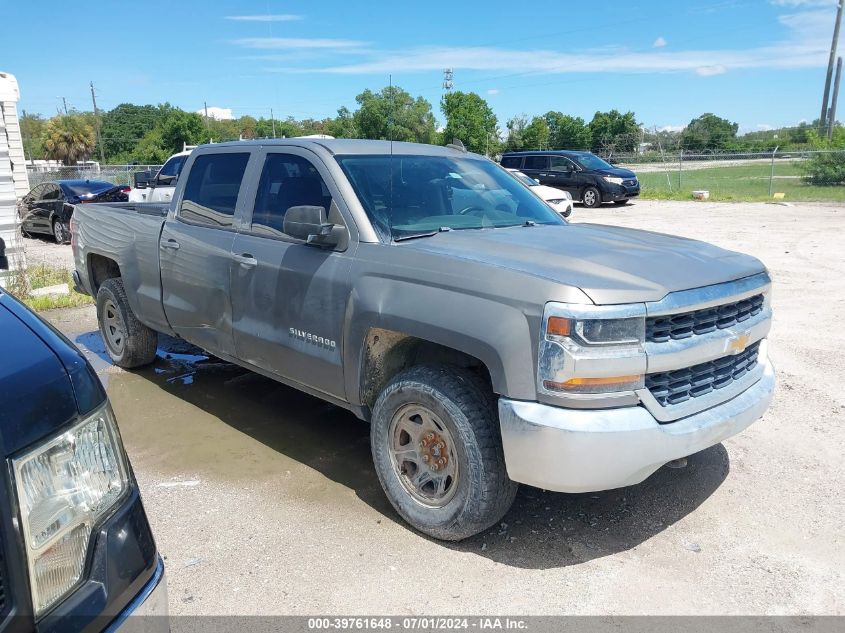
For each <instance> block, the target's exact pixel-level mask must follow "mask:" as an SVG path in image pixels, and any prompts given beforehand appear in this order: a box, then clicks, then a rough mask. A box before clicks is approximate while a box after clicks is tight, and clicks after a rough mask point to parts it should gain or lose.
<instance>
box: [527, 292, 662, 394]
mask: <svg viewBox="0 0 845 633" xmlns="http://www.w3.org/2000/svg"><path fill="white" fill-rule="evenodd" d="M644 341H645V306H644V305H643V304H630V305H619V306H578V305H568V304H560V303H548V304H546V310H545V314H544V316H543V331H542V333H541V336H540V349H539V354H538V360H537V387H538V390H539V391H540V392H541V393H545V394H548V395H556V396H562V395H567V394H607V393H615V392H633V391H634V390H636V389H641V388H642V387H643V386H644V375H645V370H646V356H645V351H644V349H643V343H644Z"/></svg>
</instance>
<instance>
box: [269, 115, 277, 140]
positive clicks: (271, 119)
mask: <svg viewBox="0 0 845 633" xmlns="http://www.w3.org/2000/svg"><path fill="white" fill-rule="evenodd" d="M270 123H271V124H272V125H273V138H276V118H275V117H274V116H273V108H270Z"/></svg>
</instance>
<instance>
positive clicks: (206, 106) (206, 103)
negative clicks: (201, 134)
mask: <svg viewBox="0 0 845 633" xmlns="http://www.w3.org/2000/svg"><path fill="white" fill-rule="evenodd" d="M202 107H203V109H204V110H205V131H206V132H208V102H207V101H203V102H202ZM210 139H211V136H210V135H209V140H210Z"/></svg>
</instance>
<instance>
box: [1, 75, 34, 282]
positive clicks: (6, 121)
mask: <svg viewBox="0 0 845 633" xmlns="http://www.w3.org/2000/svg"><path fill="white" fill-rule="evenodd" d="M19 99H20V91H19V90H18V82H17V80H16V79H15V77H14V75H10V74H9V73H4V72H0V239H2V240H3V243H4V245H5V248H6V256H7V257H8V258H9V267H10V269H11V270H16V269H18V268H24V267H25V266H26V263H25V259H24V250H23V242H22V241H21V239H20V233H19V232H18V230H17V221H18V217H17V201H18V200H19V199H20V198H22V197H23V196H25V195H26V193H27V192H28V191H29V179H28V178H27V175H26V159H25V158H24V154H23V139H22V138H21V125H20V121H19V120H18V100H19ZM7 275H8V273H6V272H5V271H4V272H0V285H2V286H5V285H6V283H5V280H6V277H7Z"/></svg>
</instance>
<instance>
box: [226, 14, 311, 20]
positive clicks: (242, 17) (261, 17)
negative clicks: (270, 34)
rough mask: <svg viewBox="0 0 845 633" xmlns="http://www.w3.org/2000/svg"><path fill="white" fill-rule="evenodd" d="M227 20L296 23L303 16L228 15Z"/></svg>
mask: <svg viewBox="0 0 845 633" xmlns="http://www.w3.org/2000/svg"><path fill="white" fill-rule="evenodd" d="M226 19H227V20H234V21H235V22H296V21H297V20H301V19H302V16H301V15H291V14H290V13H277V14H272V15H270V14H265V15H227V16H226Z"/></svg>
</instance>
